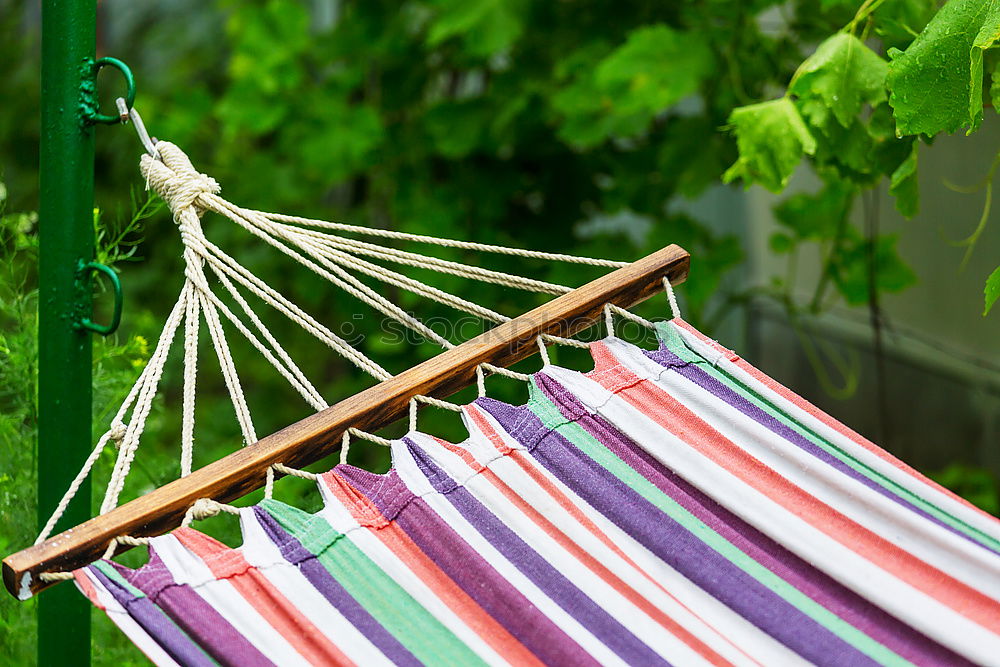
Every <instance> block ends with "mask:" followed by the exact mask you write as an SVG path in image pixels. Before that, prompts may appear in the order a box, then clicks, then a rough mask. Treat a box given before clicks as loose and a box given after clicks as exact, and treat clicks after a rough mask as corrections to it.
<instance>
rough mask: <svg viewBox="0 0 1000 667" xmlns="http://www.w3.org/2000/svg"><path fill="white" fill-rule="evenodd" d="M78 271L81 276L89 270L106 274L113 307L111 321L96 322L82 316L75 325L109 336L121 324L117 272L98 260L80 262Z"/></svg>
mask: <svg viewBox="0 0 1000 667" xmlns="http://www.w3.org/2000/svg"><path fill="white" fill-rule="evenodd" d="M78 271H79V273H80V275H81V276H83V275H84V274H86V273H87V272H90V271H97V272H98V273H103V274H104V275H105V276H107V278H108V280H109V281H110V282H111V289H112V291H113V293H114V298H115V307H114V311H112V314H111V322H110V323H108V324H98V323H97V322H94V321H93V320H92V319H90V318H89V317H82V318H80V320H79V321H78V322H77V323H76V326H77V327H79V328H81V329H87V330H88V331H93V332H95V333H99V334H101V335H102V336H110V335H111V334H113V333H114V332H115V331H117V330H118V325H119V324H121V321H122V302H123V295H122V283H121V280H119V279H118V274H117V273H115V270H114V269H112V268H111V267H110V266H107V265H105V264H101V263H100V262H86V263H83V262H81V263H80V267H79V269H78Z"/></svg>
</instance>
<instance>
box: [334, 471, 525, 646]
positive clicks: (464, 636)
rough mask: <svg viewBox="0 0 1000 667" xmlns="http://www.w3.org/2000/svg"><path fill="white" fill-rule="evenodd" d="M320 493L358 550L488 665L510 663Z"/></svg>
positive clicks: (386, 548)
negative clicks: (348, 520) (345, 518)
mask: <svg viewBox="0 0 1000 667" xmlns="http://www.w3.org/2000/svg"><path fill="white" fill-rule="evenodd" d="M317 485H318V486H319V489H320V493H321V494H322V496H323V503H324V507H323V509H321V510H320V511H319V512H318V513H317V514H318V515H319V516H321V517H323V518H324V519H327V521H328V522H329V523H331V525H332V521H330V519H331V518H333V519H335V520H337V521H338V522H339V524H340V526H342V527H344V528H347V529H346V530H339V529H338V530H339V532H341V533H343V534H344V535H345V536H346V537H347V538H348V539H349V540H350V541H351V542H353V543H354V544H355V545H356V546H357V547H358V549H360V550H361V551H362V552H363V553H364V554H365V555H366V556H368V558H370V559H371V560H372V562H373V563H375V565H376V566H378V567H379V568H381V569H382V571H383V572H385V574H386V576H388V577H391V578H392V580H393V581H395V582H396V583H397V584H399V586H400V587H401V588H402V589H403V590H405V591H406V592H407V593H409V594H410V597H412V598H413V599H414V600H416V601H417V603H418V604H419V605H421V606H422V607H423V608H424V609H426V610H427V612H428V613H429V614H430V615H431V616H433V617H434V618H435V619H437V620H438V621H439V622H441V624H442V625H444V626H445V627H446V628H448V630H450V631H451V632H452V633H453V634H454V635H455V636H456V637H458V639H459V640H460V641H461V642H462V643H464V644H465V645H466V646H468V647H469V649H470V650H472V651H473V652H474V653H475V654H476V655H478V656H479V657H480V658H482V660H483V661H484V662H486V663H487V664H490V665H506V664H508V662H507V661H506V660H505V659H504V658H503V657H502V656H500V654H499V653H497V652H496V651H495V650H494V649H493V647H491V646H490V645H489V644H488V643H487V642H486V641H485V640H484V639H483V638H482V637H480V636H479V633H477V632H476V631H475V630H473V629H472V628H471V627H469V625H468V624H467V623H466V622H465V621H464V620H463V619H462V618H461V616H459V615H458V614H457V613H456V612H455V611H453V610H452V608H451V607H449V606H448V604H447V603H446V602H444V600H442V599H441V598H440V597H439V596H438V595H437V594H436V593H435V592H434V591H433V590H432V589H431V588H430V586H428V585H427V584H426V583H425V582H424V581H423V580H422V579H421V578H420V577H419V576H418V575H417V574H416V573H415V572H414V571H413V570H411V569H410V567H409V566H408V565H407V564H406V562H405V561H403V560H402V559H401V558H400V557H399V556H397V555H396V553H395V552H394V551H392V549H390V548H389V547H387V546H386V545H385V544H383V543H382V541H381V540H379V539H378V537H376V536H375V535H373V534H372V532H371V530H369V529H368V528H366V527H363V526H361V525H360V524H358V522H357V521H356V520H355V519H354V518H353V517H352V516H351V515H350V511H349V510H347V508H345V507H344V506H343V505H342V504H341V503H340V501H339V500H338V499H337V498H336V497H334V496H333V494H331V493H330V490H329V489H328V488H327V487H326V484H325V483H324V482H322V481H321V480H317ZM345 514H346V515H347V516H348V517H350V521H351V522H352V523H353V526H352V527H349V526H348V524H347V522H346V521H345V520H344V515H345Z"/></svg>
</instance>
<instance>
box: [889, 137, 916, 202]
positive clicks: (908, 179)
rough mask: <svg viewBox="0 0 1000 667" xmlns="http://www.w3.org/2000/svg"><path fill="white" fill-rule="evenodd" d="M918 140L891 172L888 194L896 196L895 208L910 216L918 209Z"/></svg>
mask: <svg viewBox="0 0 1000 667" xmlns="http://www.w3.org/2000/svg"><path fill="white" fill-rule="evenodd" d="M919 150H920V142H919V141H914V142H913V150H912V151H911V152H910V155H909V156H908V157H907V158H906V159H905V160H903V162H902V163H901V164H900V165H899V166H898V167H897V168H896V171H894V172H892V177H891V178H890V179H889V194H891V195H892V196H893V197H895V198H896V210H897V211H899V212H900V213H901V214H902V215H904V216H905V217H907V218H912V217H913V216H915V215H916V214H917V211H919V210H920V185H919V183H918V182H917V158H918V156H919Z"/></svg>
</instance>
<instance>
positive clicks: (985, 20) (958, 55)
mask: <svg viewBox="0 0 1000 667" xmlns="http://www.w3.org/2000/svg"><path fill="white" fill-rule="evenodd" d="M998 39H1000V0H951V2H948V3H946V4H945V5H944V6H943V7H942V8H941V10H940V11H939V12H938V13H937V15H936V16H935V17H934V18H933V19H932V20H931V22H930V23H928V24H927V27H925V28H924V30H923V32H921V33H920V35H918V36H917V38H916V39H915V40H914V41H913V43H912V44H911V45H910V46H909V47H908V48H907V49H906V51H899V50H898V49H891V50H890V52H889V56H890V58H891V59H892V60H891V62H890V63H889V77H888V85H889V90H890V95H889V104H890V105H891V106H892V108H893V111H894V112H895V116H896V130H897V134H899V135H900V136H903V135H906V134H926V135H935V134H937V133H938V132H949V133H950V132H955V131H956V130H958V129H960V128H968V133H969V134H971V133H972V132H973V131H975V130H976V128H978V127H979V124H980V123H981V122H982V120H983V99H982V98H983V52H984V51H985V50H986V49H988V48H990V47H991V46H993V45H994V44H996V43H997V40H998Z"/></svg>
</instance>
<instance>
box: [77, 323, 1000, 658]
mask: <svg viewBox="0 0 1000 667" xmlns="http://www.w3.org/2000/svg"><path fill="white" fill-rule="evenodd" d="M658 334H659V336H660V340H661V347H660V349H659V350H655V351H644V350H642V349H639V348H637V347H635V346H633V345H631V344H629V343H626V342H624V341H622V340H620V339H617V338H614V337H609V338H606V339H604V340H603V341H601V342H599V343H595V344H594V345H592V347H591V349H592V351H593V357H594V361H595V369H594V370H593V371H591V372H589V373H580V372H576V371H571V370H568V369H565V368H560V367H557V366H551V365H550V366H546V367H545V368H543V369H542V370H541V371H539V372H538V373H536V374H534V375H533V376H532V377H531V380H530V383H531V384H530V387H531V398H530V400H529V401H528V403H527V404H526V405H524V406H512V405H507V404H504V403H500V402H498V401H495V400H492V399H488V398H481V399H479V400H477V401H475V402H474V403H472V404H470V405H467V406H464V408H463V413H462V414H463V419H464V422H465V425H466V426H467V427H468V430H469V433H470V437H469V439H468V440H466V441H465V442H462V443H460V444H451V443H447V442H444V441H442V440H440V439H438V438H435V437H433V436H430V435H427V434H423V433H419V432H416V431H413V432H410V433H408V434H407V435H406V436H405V437H404V438H402V439H399V440H394V441H393V442H392V444H391V448H392V457H393V468H392V470H391V471H390V472H389V473H387V474H384V475H377V474H374V473H370V472H367V471H364V470H362V469H359V468H355V467H353V466H349V465H338V466H337V467H335V468H334V469H333V470H331V471H330V472H328V473H326V474H323V475H320V476H318V477H317V480H316V481H317V485H318V487H319V490H320V492H321V493H322V495H323V499H324V503H325V507H324V509H323V510H321V511H320V512H318V513H317V514H308V513H305V512H302V511H300V510H297V509H295V508H293V507H289V506H287V505H284V504H282V503H279V502H277V501H264V502H263V503H261V504H259V505H256V506H254V507H250V508H242V509H240V510H239V511H238V513H239V518H240V523H241V527H242V531H243V546H241V547H240V548H237V549H230V548H228V547H226V546H224V545H222V544H220V543H218V542H216V541H215V540H213V539H212V538H210V537H207V536H205V535H203V534H201V533H198V532H197V531H194V530H192V529H190V528H182V529H179V530H177V531H175V532H174V533H172V534H170V535H166V536H162V537H157V538H154V539H153V540H151V542H150V561H149V563H148V564H146V565H144V566H143V567H141V568H139V569H138V570H132V569H129V568H126V567H123V566H121V565H117V564H115V563H113V562H110V561H102V562H99V563H96V564H94V565H91V566H89V567H87V568H84V569H82V570H78V571H77V572H76V574H75V577H76V582H77V585H78V586H79V587H80V589H81V590H82V591H83V592H84V593H85V594H86V595H87V596H88V597H89V598H90V599H91V600H92V601H93V602H94V604H96V605H98V606H99V607H101V608H102V609H104V610H105V611H106V612H107V613H108V615H109V616H110V617H111V618H112V620H114V621H115V623H117V624H118V625H119V626H120V627H121V628H122V630H124V631H125V633H126V634H128V635H129V637H130V638H131V639H132V640H133V641H134V642H135V643H136V644H137V645H139V646H140V647H141V648H142V649H143V650H144V651H145V652H146V653H147V655H149V656H150V658H152V659H153V660H154V661H155V662H156V663H157V664H163V665H171V664H185V665H188V664H191V665H200V664H214V663H215V662H218V663H220V664H240V665H247V664H271V663H273V664H280V665H293V664H310V663H311V664H332V663H343V664H349V663H355V664H366V665H367V664H382V663H395V664H420V663H425V664H462V665H469V664H479V663H488V664H503V663H504V662H510V663H514V664H537V663H539V662H541V663H545V664H573V665H582V664H643V665H646V664H666V663H668V662H669V663H674V664H692V665H693V664H705V663H710V664H727V663H732V664H746V663H749V662H757V663H760V664H770V665H776V664H781V665H786V664H803V663H806V662H812V663H815V664H869V663H873V664H903V663H904V662H910V663H914V664H947V665H960V664H969V663H970V661H971V662H973V663H981V664H996V662H997V661H998V659H1000V638H998V633H1000V604H998V599H1000V578H998V576H997V575H998V572H1000V556H998V553H1000V525H998V524H997V522H996V520H995V519H993V518H992V517H990V516H988V515H985V514H984V513H982V512H980V511H979V510H977V509H975V508H973V507H972V506H971V505H968V504H966V503H965V502H964V501H962V500H960V499H958V498H957V497H955V496H953V495H951V494H950V493H948V492H946V491H944V490H942V489H940V488H939V487H937V486H936V485H934V484H933V483H932V482H930V481H928V480H927V479H925V478H924V477H922V476H921V475H919V474H918V473H916V472H914V471H913V470H912V469H910V468H908V467H907V466H905V465H904V464H902V463H900V462H899V461H897V460H895V459H893V458H892V457H891V456H889V455H888V454H886V453H885V452H884V451H882V450H880V449H878V448H877V447H875V446H874V445H872V444H871V443H869V442H867V441H866V440H864V439H863V438H861V437H860V436H858V435H856V434H854V433H852V432H851V431H849V430H848V429H847V428H845V427H844V426H842V425H841V424H838V423H837V422H836V421H834V420H833V419H832V418H830V417H829V416H827V415H825V414H823V413H821V412H819V411H818V410H817V409H816V408H814V407H813V406H811V405H809V404H808V403H806V402H805V401H803V400H802V399H801V398H799V397H797V396H795V395H794V394H792V393H791V392H789V391H788V390H787V389H785V388H783V387H781V386H779V385H778V384H777V383H775V382H774V381H773V380H771V379H769V378H767V377H766V376H764V375H763V374H762V373H760V372H759V371H757V370H756V369H754V368H752V367H751V366H750V365H749V364H747V363H746V362H744V361H742V360H741V359H739V358H738V357H736V356H735V355H734V354H733V353H731V352H729V351H728V350H725V349H723V348H721V347H719V346H718V345H716V344H714V343H712V342H711V341H709V340H707V339H706V338H705V337H704V336H702V335H701V334H699V333H698V332H696V331H695V330H694V329H692V328H691V327H690V326H689V325H687V324H685V323H684V322H682V321H679V320H676V319H675V320H673V321H672V322H670V323H669V324H663V325H659V326H658Z"/></svg>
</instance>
